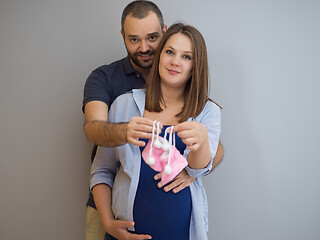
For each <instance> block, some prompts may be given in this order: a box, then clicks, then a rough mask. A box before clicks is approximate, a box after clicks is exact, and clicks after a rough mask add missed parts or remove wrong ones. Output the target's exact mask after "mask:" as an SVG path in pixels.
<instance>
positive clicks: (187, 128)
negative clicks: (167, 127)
mask: <svg viewBox="0 0 320 240" xmlns="http://www.w3.org/2000/svg"><path fill="white" fill-rule="evenodd" d="M174 131H175V132H177V133H178V136H179V137H180V138H181V139H182V141H183V142H184V143H185V144H186V146H187V148H188V149H189V150H190V153H189V155H188V165H189V167H190V168H193V169H202V168H205V167H206V166H207V165H208V164H209V162H210V160H211V151H210V146H209V137H208V133H207V129H206V127H205V126H204V125H203V124H201V123H199V122H196V121H192V122H183V123H180V124H178V125H176V126H175V127H174Z"/></svg>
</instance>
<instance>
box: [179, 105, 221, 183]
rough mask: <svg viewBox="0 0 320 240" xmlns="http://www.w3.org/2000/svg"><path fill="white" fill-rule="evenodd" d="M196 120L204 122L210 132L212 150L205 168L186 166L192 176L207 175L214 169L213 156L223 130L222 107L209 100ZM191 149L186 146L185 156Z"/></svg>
mask: <svg viewBox="0 0 320 240" xmlns="http://www.w3.org/2000/svg"><path fill="white" fill-rule="evenodd" d="M195 121H198V122H200V123H201V124H203V125H204V126H205V127H206V129H207V132H208V137H209V146H210V151H211V159H210V162H209V164H208V165H207V166H206V167H205V168H203V169H193V168H190V167H189V166H187V167H186V170H187V172H188V174H189V175H190V176H191V177H195V178H198V177H201V176H204V175H207V174H208V173H209V172H210V170H211V169H212V164H213V158H214V156H215V155H216V152H217V148H218V144H219V138H220V132H221V111H220V108H219V107H218V106H217V105H216V104H214V103H213V102H211V101H208V102H207V104H206V105H205V107H204V109H203V111H202V112H201V114H200V115H199V116H198V117H197V118H196V119H195ZM189 153H190V150H189V149H187V148H186V150H185V152H184V156H185V158H188V154H189Z"/></svg>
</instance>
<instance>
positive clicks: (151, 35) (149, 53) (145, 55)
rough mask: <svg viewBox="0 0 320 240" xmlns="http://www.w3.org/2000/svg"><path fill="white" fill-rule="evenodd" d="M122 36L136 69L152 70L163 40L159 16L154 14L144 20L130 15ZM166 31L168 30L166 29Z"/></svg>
mask: <svg viewBox="0 0 320 240" xmlns="http://www.w3.org/2000/svg"><path fill="white" fill-rule="evenodd" d="M123 30H124V32H121V33H122V36H123V38H124V43H125V46H126V49H127V52H128V55H129V58H130V60H131V62H132V64H133V65H134V67H135V68H138V69H139V68H142V69H147V68H150V67H151V65H152V62H153V58H154V52H155V50H156V49H157V47H158V45H159V43H160V40H161V38H162V30H161V25H160V22H159V20H158V18H157V15H156V14H155V13H154V12H150V14H149V15H148V16H147V17H145V18H142V19H138V18H134V17H131V15H128V16H127V17H126V19H125V22H124V25H123ZM164 30H166V29H164Z"/></svg>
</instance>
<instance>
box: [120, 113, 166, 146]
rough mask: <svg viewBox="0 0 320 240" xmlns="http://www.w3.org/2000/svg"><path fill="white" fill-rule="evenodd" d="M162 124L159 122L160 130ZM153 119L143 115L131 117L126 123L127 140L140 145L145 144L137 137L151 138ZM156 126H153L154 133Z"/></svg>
mask: <svg viewBox="0 0 320 240" xmlns="http://www.w3.org/2000/svg"><path fill="white" fill-rule="evenodd" d="M162 127H163V125H162V124H160V132H161V129H162ZM152 128H153V121H152V120H150V119H148V118H143V117H132V118H131V119H130V122H129V123H128V124H127V128H126V136H127V142H128V143H131V144H134V145H138V146H140V147H144V146H145V142H144V141H139V138H145V139H150V138H152ZM156 132H157V127H156V128H155V133H156Z"/></svg>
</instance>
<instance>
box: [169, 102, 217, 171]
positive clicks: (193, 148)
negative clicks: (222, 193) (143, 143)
mask: <svg viewBox="0 0 320 240" xmlns="http://www.w3.org/2000/svg"><path fill="white" fill-rule="evenodd" d="M174 131H175V132H178V136H179V137H181V138H182V141H183V142H184V143H185V144H186V145H187V149H186V150H185V153H184V156H185V157H186V158H187V159H188V163H189V165H188V167H187V171H188V173H189V175H190V176H192V177H200V176H203V175H206V174H208V173H209V172H210V170H211V169H212V167H215V166H216V165H217V164H218V163H219V162H220V161H221V159H222V156H217V157H218V159H217V158H215V156H216V153H217V149H218V145H219V138H220V132H221V113H220V108H219V107H218V106H217V105H216V104H214V103H213V102H210V101H208V102H207V104H206V105H205V107H204V109H203V111H202V112H201V114H200V115H199V116H198V117H196V118H195V119H193V121H187V122H183V123H180V124H178V125H176V126H175V127H174ZM220 153H221V152H220ZM222 154H223V152H222ZM214 161H216V163H215V162H214Z"/></svg>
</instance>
